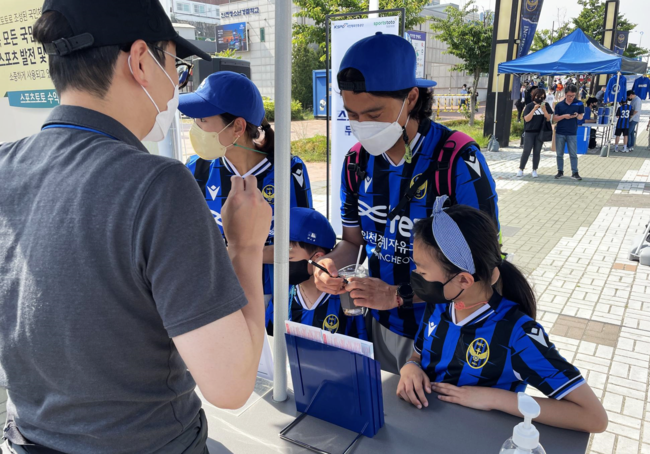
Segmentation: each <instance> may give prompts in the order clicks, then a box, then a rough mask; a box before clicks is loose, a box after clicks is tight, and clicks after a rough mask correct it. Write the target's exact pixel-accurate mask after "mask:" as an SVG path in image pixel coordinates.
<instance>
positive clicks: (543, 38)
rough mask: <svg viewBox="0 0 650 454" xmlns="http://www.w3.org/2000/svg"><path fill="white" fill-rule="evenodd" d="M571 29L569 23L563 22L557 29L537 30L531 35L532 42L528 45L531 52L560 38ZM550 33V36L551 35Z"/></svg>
mask: <svg viewBox="0 0 650 454" xmlns="http://www.w3.org/2000/svg"><path fill="white" fill-rule="evenodd" d="M572 31H573V28H572V27H571V25H570V24H564V25H563V26H562V27H560V28H559V29H557V30H548V29H546V30H537V32H536V33H535V36H533V44H532V45H531V46H530V51H531V52H537V51H538V50H541V49H543V48H545V47H548V46H550V45H551V44H553V43H555V42H557V41H559V40H561V39H562V38H564V37H565V36H567V35H569V34H570V33H571V32H572ZM551 35H552V36H551Z"/></svg>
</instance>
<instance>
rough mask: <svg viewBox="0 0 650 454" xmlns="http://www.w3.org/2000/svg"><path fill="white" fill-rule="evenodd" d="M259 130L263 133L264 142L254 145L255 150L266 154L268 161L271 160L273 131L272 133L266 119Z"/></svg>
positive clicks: (273, 145)
mask: <svg viewBox="0 0 650 454" xmlns="http://www.w3.org/2000/svg"><path fill="white" fill-rule="evenodd" d="M260 129H261V130H262V131H263V132H264V142H262V143H256V144H255V148H257V149H258V150H260V151H261V152H263V153H266V157H267V158H268V159H269V160H272V159H273V155H274V152H275V131H273V128H272V127H271V125H270V124H269V122H268V120H267V119H266V118H265V119H263V120H262V126H260Z"/></svg>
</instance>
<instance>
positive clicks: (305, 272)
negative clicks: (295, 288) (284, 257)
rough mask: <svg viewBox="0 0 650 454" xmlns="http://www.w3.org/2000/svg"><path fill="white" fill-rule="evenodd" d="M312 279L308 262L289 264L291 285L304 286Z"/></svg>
mask: <svg viewBox="0 0 650 454" xmlns="http://www.w3.org/2000/svg"><path fill="white" fill-rule="evenodd" d="M310 277H311V274H309V261H308V260H300V261H298V262H289V285H298V284H302V283H303V282H305V281H306V280H308V279H309V278H310Z"/></svg>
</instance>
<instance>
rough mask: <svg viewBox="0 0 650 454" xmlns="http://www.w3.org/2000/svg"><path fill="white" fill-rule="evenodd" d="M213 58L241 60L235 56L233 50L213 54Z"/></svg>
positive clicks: (235, 53)
mask: <svg viewBox="0 0 650 454" xmlns="http://www.w3.org/2000/svg"><path fill="white" fill-rule="evenodd" d="M214 56H215V57H223V58H235V59H237V60H241V55H237V51H236V50H235V49H226V50H222V51H221V52H217V53H215V54H214Z"/></svg>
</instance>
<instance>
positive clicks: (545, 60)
mask: <svg viewBox="0 0 650 454" xmlns="http://www.w3.org/2000/svg"><path fill="white" fill-rule="evenodd" d="M647 67H648V65H647V63H645V62H641V61H637V60H633V59H631V58H627V57H623V56H621V55H618V54H616V53H615V52H613V51H611V50H609V49H607V48H605V47H604V46H602V45H601V44H599V43H597V42H596V41H594V40H592V39H591V38H589V37H588V36H587V35H585V34H584V32H583V31H582V30H580V29H577V30H576V31H574V32H573V33H571V34H570V35H568V36H566V37H564V38H562V39H561V40H559V41H557V42H555V43H553V44H551V45H550V46H547V47H545V48H544V49H541V50H538V51H537V52H534V53H532V54H529V55H526V56H524V57H521V58H517V59H516V60H511V61H508V62H503V63H501V64H499V70H498V73H497V80H498V77H499V76H500V75H501V74H541V75H543V76H545V75H561V74H616V75H617V76H616V77H617V78H618V77H619V76H620V75H621V74H643V73H645V71H646V70H647ZM497 85H498V82H497ZM616 87H617V89H618V83H617V84H616ZM497 96H498V92H497ZM494 106H495V112H494V133H496V122H497V119H496V118H497V113H496V106H497V103H496V102H495V104H494ZM610 117H611V119H612V121H613V120H614V116H613V115H612V116H610ZM612 124H613V123H612ZM494 133H493V135H492V137H493V139H494ZM493 139H491V141H490V143H491V144H492V150H494V149H495V148H496V150H498V145H497V142H496V140H493ZM488 150H490V145H488ZM496 150H494V151H496ZM606 154H607V155H609V144H608V145H607V153H606Z"/></svg>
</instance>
